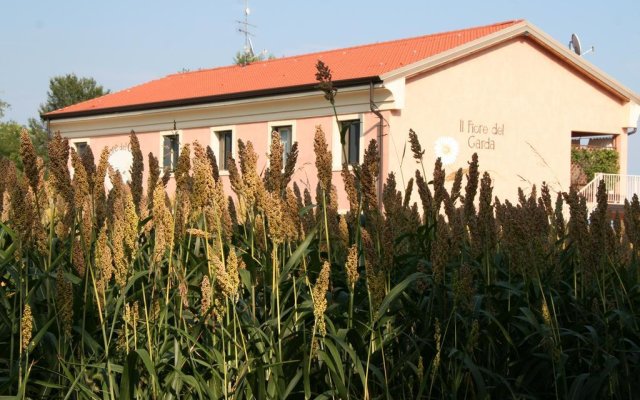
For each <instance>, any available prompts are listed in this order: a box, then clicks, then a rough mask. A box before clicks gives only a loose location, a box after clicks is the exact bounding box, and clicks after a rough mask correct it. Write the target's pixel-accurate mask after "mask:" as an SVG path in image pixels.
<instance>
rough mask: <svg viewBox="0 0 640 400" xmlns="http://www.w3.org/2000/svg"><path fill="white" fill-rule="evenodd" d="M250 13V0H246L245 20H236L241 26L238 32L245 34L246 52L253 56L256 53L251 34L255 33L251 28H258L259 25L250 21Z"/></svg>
mask: <svg viewBox="0 0 640 400" xmlns="http://www.w3.org/2000/svg"><path fill="white" fill-rule="evenodd" d="M249 14H251V10H250V9H249V4H248V0H244V20H242V21H237V20H236V22H237V23H238V24H239V25H240V27H239V28H238V32H240V33H242V34H244V53H245V54H247V55H249V56H252V57H253V56H254V55H255V54H254V52H253V43H252V42H251V36H254V35H253V33H251V31H250V30H249V29H250V28H257V26H255V25H252V24H250V23H249Z"/></svg>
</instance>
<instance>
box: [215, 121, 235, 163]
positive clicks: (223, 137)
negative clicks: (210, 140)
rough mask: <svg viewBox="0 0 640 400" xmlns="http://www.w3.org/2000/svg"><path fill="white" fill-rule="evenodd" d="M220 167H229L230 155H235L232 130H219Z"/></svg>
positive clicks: (217, 133)
mask: <svg viewBox="0 0 640 400" xmlns="http://www.w3.org/2000/svg"><path fill="white" fill-rule="evenodd" d="M216 135H217V136H218V143H219V146H218V168H219V169H220V170H223V171H226V170H228V169H229V157H233V132H232V131H231V130H226V131H218V132H216Z"/></svg>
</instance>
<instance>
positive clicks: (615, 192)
mask: <svg viewBox="0 0 640 400" xmlns="http://www.w3.org/2000/svg"><path fill="white" fill-rule="evenodd" d="M601 181H604V184H605V186H606V188H607V200H608V202H609V204H624V201H625V200H629V201H631V198H632V197H633V195H634V194H637V195H638V196H640V175H619V174H602V173H598V174H596V175H595V177H594V178H593V179H592V180H591V182H589V183H587V185H586V186H585V187H583V188H582V189H580V194H581V195H583V196H584V197H585V198H586V200H587V205H591V204H594V203H596V202H597V201H598V200H597V198H596V195H597V193H598V186H599V185H600V182H601Z"/></svg>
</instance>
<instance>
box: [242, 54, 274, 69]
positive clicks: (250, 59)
mask: <svg viewBox="0 0 640 400" xmlns="http://www.w3.org/2000/svg"><path fill="white" fill-rule="evenodd" d="M274 58H276V56H274V55H273V54H269V55H268V56H267V55H266V54H265V53H264V52H263V53H260V54H258V55H255V54H253V52H252V51H248V52H247V51H239V52H237V53H236V55H235V57H233V63H234V64H236V65H243V66H244V65H248V64H251V63H254V62H258V61H264V60H273V59H274Z"/></svg>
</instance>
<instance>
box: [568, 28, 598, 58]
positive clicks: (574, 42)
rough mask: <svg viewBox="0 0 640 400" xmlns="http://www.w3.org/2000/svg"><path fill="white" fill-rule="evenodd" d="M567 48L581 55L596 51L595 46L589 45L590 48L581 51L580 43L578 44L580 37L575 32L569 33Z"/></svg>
mask: <svg viewBox="0 0 640 400" xmlns="http://www.w3.org/2000/svg"><path fill="white" fill-rule="evenodd" d="M569 49H571V50H573V52H574V53H576V54H577V55H579V56H583V55H585V54H589V53H595V51H596V48H595V46H591V48H590V49H587V51H582V45H581V44H580V38H579V37H578V35H577V34H575V33H572V34H571V40H570V41H569Z"/></svg>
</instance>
